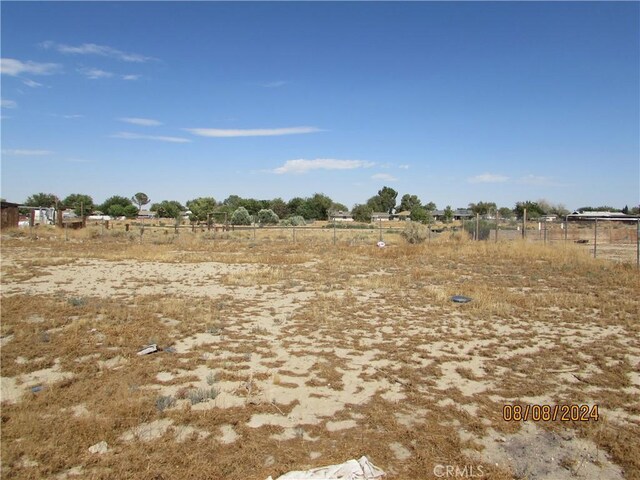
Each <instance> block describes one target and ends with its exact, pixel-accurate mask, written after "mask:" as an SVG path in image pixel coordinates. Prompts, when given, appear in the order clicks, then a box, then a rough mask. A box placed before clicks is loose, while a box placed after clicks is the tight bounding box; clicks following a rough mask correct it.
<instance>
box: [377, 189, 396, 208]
mask: <svg viewBox="0 0 640 480" xmlns="http://www.w3.org/2000/svg"><path fill="white" fill-rule="evenodd" d="M378 197H380V204H381V205H382V208H383V210H382V211H384V212H387V213H393V209H394V208H396V198H397V197H398V192H396V191H395V190H394V189H393V188H391V187H382V190H378Z"/></svg>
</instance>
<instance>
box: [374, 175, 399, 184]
mask: <svg viewBox="0 0 640 480" xmlns="http://www.w3.org/2000/svg"><path fill="white" fill-rule="evenodd" d="M371 179H372V180H384V181H385V182H397V181H398V179H397V178H396V177H394V176H393V175H389V174H388V173H376V174H375V175H371Z"/></svg>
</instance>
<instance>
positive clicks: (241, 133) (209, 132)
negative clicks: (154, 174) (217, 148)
mask: <svg viewBox="0 0 640 480" xmlns="http://www.w3.org/2000/svg"><path fill="white" fill-rule="evenodd" d="M184 130H186V131H187V132H189V133H192V134H193V135H199V136H201V137H217V138H226V137H271V136H278V135H298V134H302V133H315V132H321V131H322V130H320V129H319V128H316V127H289V128H258V129H245V130H224V129H219V128H185V129H184Z"/></svg>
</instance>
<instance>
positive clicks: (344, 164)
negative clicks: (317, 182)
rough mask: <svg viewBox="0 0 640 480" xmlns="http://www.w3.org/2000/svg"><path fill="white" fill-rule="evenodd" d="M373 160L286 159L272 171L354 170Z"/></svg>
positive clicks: (371, 163) (367, 166)
mask: <svg viewBox="0 0 640 480" xmlns="http://www.w3.org/2000/svg"><path fill="white" fill-rule="evenodd" d="M373 165H374V163H373V162H365V161H363V160H336V159H334V158H316V159H315V160H305V159H298V160H287V161H286V162H285V163H284V165H282V166H281V167H278V168H276V169H274V170H272V172H273V173H277V174H283V173H306V172H308V171H310V170H354V169H356V168H369V167H372V166H373Z"/></svg>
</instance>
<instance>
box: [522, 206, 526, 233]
mask: <svg viewBox="0 0 640 480" xmlns="http://www.w3.org/2000/svg"><path fill="white" fill-rule="evenodd" d="M526 232H527V209H526V208H525V209H524V212H523V215H522V238H523V239H524V238H527V233H526Z"/></svg>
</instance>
